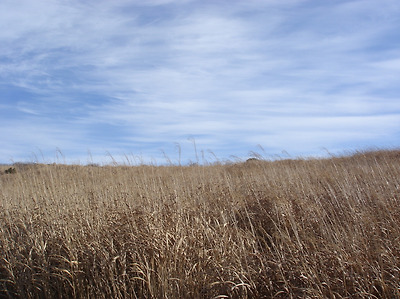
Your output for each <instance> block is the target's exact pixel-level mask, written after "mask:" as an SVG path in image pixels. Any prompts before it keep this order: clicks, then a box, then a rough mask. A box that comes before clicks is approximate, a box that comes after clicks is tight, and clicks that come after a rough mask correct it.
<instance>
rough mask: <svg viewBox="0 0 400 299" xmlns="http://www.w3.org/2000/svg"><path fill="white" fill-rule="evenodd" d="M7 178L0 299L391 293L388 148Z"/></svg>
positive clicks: (394, 171)
mask: <svg viewBox="0 0 400 299" xmlns="http://www.w3.org/2000/svg"><path fill="white" fill-rule="evenodd" d="M3 168H4V170H6V169H7V168H8V167H5V166H4V167H3ZM15 169H16V171H15V173H5V171H4V170H2V171H1V173H2V174H1V175H0V297H2V298H324V297H325V298H350V297H351V298H400V151H374V152H363V153H356V154H354V155H352V156H349V157H332V158H330V159H310V160H301V159H297V160H281V161H275V162H267V161H251V162H250V161H249V162H247V163H241V164H234V165H214V166H190V167H184V166H168V167H166V166H165V167H163V166H158V167H156V166H136V167H126V166H117V167H111V166H109V167H107V166H105V167H94V166H66V165H22V164H20V165H15Z"/></svg>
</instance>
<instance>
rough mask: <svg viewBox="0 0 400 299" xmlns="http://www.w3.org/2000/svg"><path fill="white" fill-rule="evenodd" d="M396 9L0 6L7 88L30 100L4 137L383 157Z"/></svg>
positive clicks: (167, 1)
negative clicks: (348, 150)
mask: <svg viewBox="0 0 400 299" xmlns="http://www.w3.org/2000/svg"><path fill="white" fill-rule="evenodd" d="M399 10H400V8H399V4H397V1H391V0H383V1H382V2H380V3H379V4H377V2H376V1H372V0H371V1H370V0H363V1H338V2H318V1H284V2H277V1H256V0H254V1H244V2H235V3H232V2H231V1H218V2H215V1H184V0H182V1H173V0H153V1H145V2H143V1H128V0H124V1H122V0H120V1H97V2H90V1H89V2H79V1H61V0H59V1H44V0H43V1H27V0H26V1H23V0H17V1H3V2H2V3H1V4H0V26H1V27H2V28H6V30H2V31H1V32H0V53H1V54H0V62H1V63H0V78H1V80H2V82H3V83H2V85H3V86H14V87H15V88H17V89H18V88H19V89H23V90H24V91H25V92H26V93H30V94H32V97H31V98H27V99H24V98H23V99H20V98H19V99H18V100H15V99H14V98H12V97H11V96H9V97H6V96H4V97H2V99H4V101H7V106H12V107H15V111H19V112H23V113H24V114H21V115H19V116H18V117H21V118H22V119H20V120H19V122H18V123H19V125H17V126H16V128H14V129H15V130H18V132H16V131H9V132H10V133H7V132H6V131H3V133H4V134H5V135H7V136H8V137H7V140H9V142H14V143H20V144H21V148H22V145H24V146H28V147H29V146H34V145H37V144H39V145H41V146H43V147H44V148H54V147H55V146H58V147H60V148H62V147H63V146H65V147H67V148H71V149H72V148H79V146H82V147H83V146H84V147H85V149H84V151H86V147H87V146H88V147H90V142H85V141H84V140H85V139H86V140H87V138H88V136H90V135H91V134H93V132H96V131H102V130H104V127H107V128H108V129H109V130H111V131H112V132H113V133H111V134H112V136H108V137H103V136H101V134H95V136H93V135H92V138H91V139H90V140H91V142H92V144H94V145H95V146H96V147H102V146H104V147H107V146H108V148H110V149H111V148H113V149H115V150H118V149H119V148H121V149H123V148H124V147H129V142H131V143H132V144H134V145H135V146H137V147H141V144H142V145H143V150H144V151H146V150H147V151H149V152H150V151H152V149H151V148H149V147H146V146H147V145H148V144H161V143H163V144H165V143H168V142H170V143H171V144H172V143H173V142H175V141H177V142H184V141H185V140H186V139H187V137H188V136H195V137H196V139H197V138H198V140H199V144H201V145H202V146H204V147H205V148H210V149H212V148H214V147H215V148H220V149H224V150H226V148H229V147H230V148H231V151H232V152H231V153H230V154H235V153H237V152H239V151H240V152H242V151H243V149H244V148H248V147H251V146H254V145H255V144H257V143H262V142H263V140H266V142H273V143H274V148H279V147H281V146H282V147H283V148H285V149H286V150H288V151H290V148H289V147H290V145H291V144H292V142H290V140H297V141H296V142H301V140H302V138H301V136H303V137H304V138H306V139H307V140H308V141H307V145H304V146H302V147H297V146H296V148H303V150H304V151H305V152H306V151H307V150H308V149H309V148H316V147H319V146H320V145H321V144H322V146H324V143H325V146H328V145H331V146H332V147H340V146H339V145H338V144H339V143H340V142H345V143H346V144H347V142H349V143H351V140H353V141H354V144H355V143H357V142H361V143H362V142H367V141H368V140H370V141H371V140H376V141H377V142H379V144H387V143H388V142H389V141H388V140H390V139H391V138H392V139H393V136H396V134H398V129H396V126H393V125H391V124H393V123H394V124H396V125H397V124H398V113H399V111H400V107H399V104H398V103H399V101H398V99H397V97H396V94H398V92H399V87H398V84H397V78H398V75H399V74H398V72H399V65H400V63H399V61H400V55H399V54H398V53H397V49H398V46H399V45H398V42H396V40H393V39H390V37H392V36H396V32H398V29H399V28H398V25H397V17H396V16H397V15H398V13H399ZM22 115H24V116H22ZM39 115H41V116H42V117H43V116H45V119H42V120H40V121H39V120H37V119H36V118H35V117H37V116H39ZM6 121H7V120H3V121H2V124H5V122H6ZM31 122H34V123H36V124H37V125H36V126H35V125H34V126H30V123H31ZM25 127H31V128H36V129H37V130H38V131H39V132H40V133H38V139H36V140H35V139H33V138H30V137H29V136H28V137H27V138H25V137H26V136H27V135H28V133H26V131H27V130H25V131H24V130H23V129H24V128H25ZM28 131H29V130H28ZM12 132H13V133H12ZM324 132H325V133H324ZM385 132H389V133H388V134H389V135H387V137H386V139H385V138H383V137H382V138H381V137H380V136H384V135H385ZM11 134H16V135H13V136H14V137H10V136H12V135H11ZM104 135H106V133H105V134H104ZM15 136H17V137H15ZM65 136H68V137H65ZM324 136H329V137H324ZM390 136H392V137H390ZM110 139H112V140H111V141H110ZM260 139H261V140H260ZM238 140H239V142H238ZM335 140H337V142H336V143H335ZM21 148H19V150H21ZM15 150H16V151H19V150H17V149H15ZM0 153H1V152H0ZM224 154H228V153H227V152H224ZM85 155H86V154H85Z"/></svg>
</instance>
